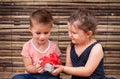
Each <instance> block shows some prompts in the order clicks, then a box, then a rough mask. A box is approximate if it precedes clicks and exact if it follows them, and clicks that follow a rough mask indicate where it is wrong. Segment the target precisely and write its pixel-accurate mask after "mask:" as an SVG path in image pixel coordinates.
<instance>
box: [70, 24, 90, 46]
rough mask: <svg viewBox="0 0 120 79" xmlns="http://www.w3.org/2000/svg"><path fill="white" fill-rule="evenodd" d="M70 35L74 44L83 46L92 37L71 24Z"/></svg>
mask: <svg viewBox="0 0 120 79" xmlns="http://www.w3.org/2000/svg"><path fill="white" fill-rule="evenodd" d="M68 34H69V37H70V38H71V41H72V43H74V44H83V43H85V42H86V40H88V39H89V37H90V35H89V34H88V33H86V32H84V31H83V30H82V29H78V28H77V27H75V26H73V25H70V24H68Z"/></svg>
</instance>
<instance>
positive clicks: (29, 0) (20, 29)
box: [0, 0, 120, 79]
mask: <svg viewBox="0 0 120 79" xmlns="http://www.w3.org/2000/svg"><path fill="white" fill-rule="evenodd" d="M38 8H46V9H48V10H49V11H50V12H51V13H52V15H53V17H54V25H53V29H52V33H51V37H50V40H52V41H54V42H55V43H56V44H58V45H59V47H60V49H61V52H62V56H61V59H62V63H63V64H64V63H65V57H66V54H65V50H66V47H67V45H68V44H69V43H70V39H69V38H68V32H67V19H68V17H69V16H70V14H71V13H72V12H74V11H75V10H77V9H78V8H87V9H89V10H91V11H93V12H94V13H95V16H96V18H97V20H98V26H97V30H96V34H95V36H94V37H95V38H96V39H97V40H98V41H100V43H101V44H102V45H103V47H104V49H105V56H104V57H105V58H104V67H105V74H106V76H108V77H111V76H113V77H116V79H120V61H119V60H120V0H0V79H11V77H12V76H13V75H15V74H18V73H23V72H24V65H23V61H22V57H21V55H20V52H21V50H22V46H23V44H24V43H25V42H26V41H28V40H29V39H30V38H31V34H30V33H29V31H28V26H29V15H30V14H31V13H32V12H33V11H34V10H36V9H38ZM61 77H62V79H69V78H70V76H68V75H65V74H61Z"/></svg>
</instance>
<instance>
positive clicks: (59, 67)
mask: <svg viewBox="0 0 120 79" xmlns="http://www.w3.org/2000/svg"><path fill="white" fill-rule="evenodd" d="M55 67H56V69H55V70H53V71H52V72H51V74H52V75H54V76H57V75H58V74H60V73H61V72H62V71H63V66H62V65H55Z"/></svg>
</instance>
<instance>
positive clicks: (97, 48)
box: [91, 43, 103, 55]
mask: <svg viewBox="0 0 120 79" xmlns="http://www.w3.org/2000/svg"><path fill="white" fill-rule="evenodd" d="M92 53H93V54H94V55H103V47H102V45H101V44H100V43H97V44H95V45H94V47H93V48H92V50H91V54H92Z"/></svg>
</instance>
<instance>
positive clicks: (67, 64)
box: [65, 45, 72, 66]
mask: <svg viewBox="0 0 120 79" xmlns="http://www.w3.org/2000/svg"><path fill="white" fill-rule="evenodd" d="M70 50H71V46H70V45H68V47H67V49H66V64H65V65H66V66H72V63H71V59H70Z"/></svg>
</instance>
